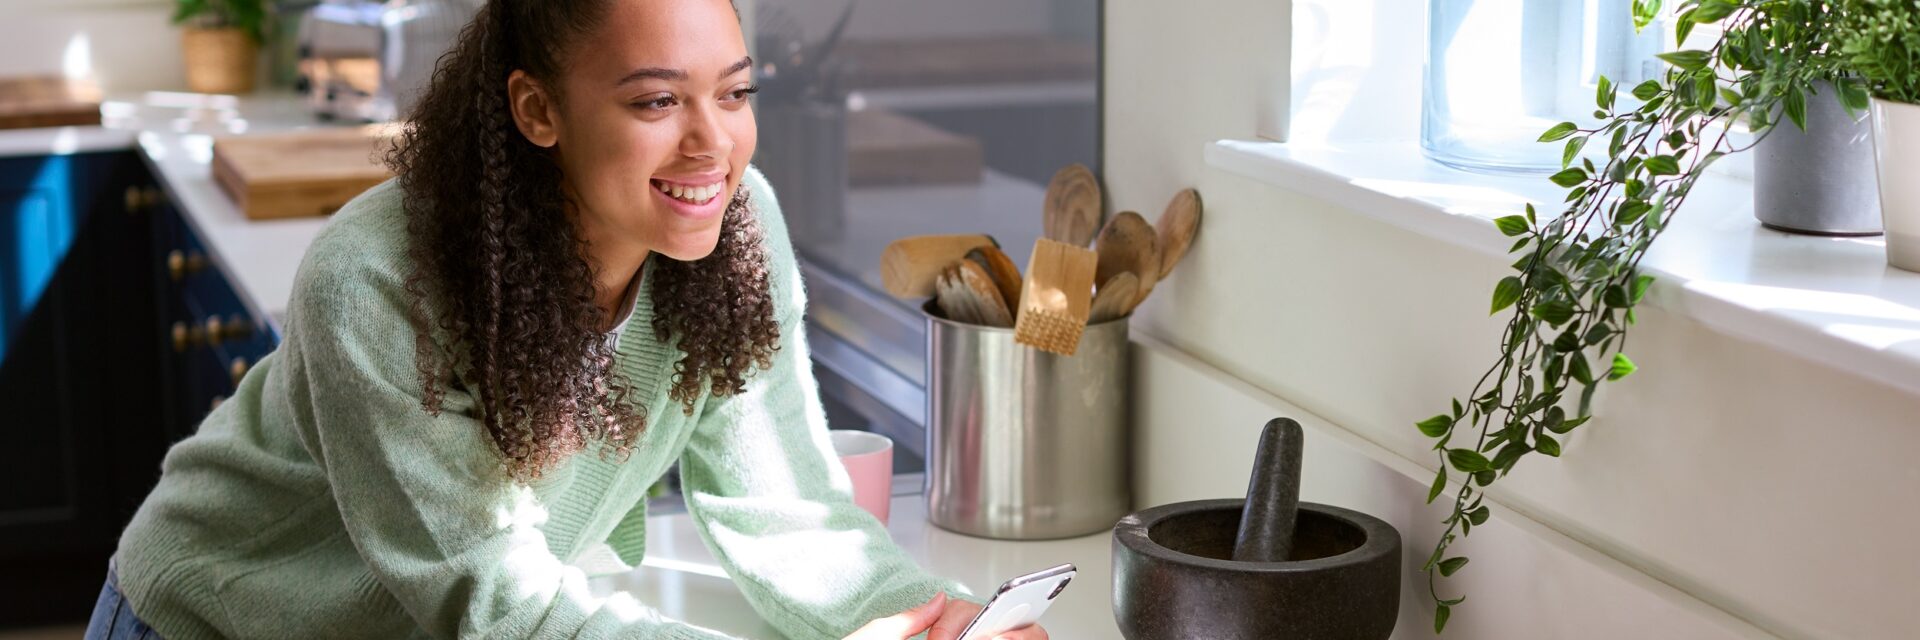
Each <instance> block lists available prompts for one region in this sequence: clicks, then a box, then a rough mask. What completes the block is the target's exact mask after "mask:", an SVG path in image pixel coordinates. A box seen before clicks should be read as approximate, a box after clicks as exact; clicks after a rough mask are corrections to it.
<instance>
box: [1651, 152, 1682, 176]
mask: <svg viewBox="0 0 1920 640" xmlns="http://www.w3.org/2000/svg"><path fill="white" fill-rule="evenodd" d="M1646 167H1647V173H1651V174H1653V175H1656V176H1670V175H1675V174H1678V173H1680V161H1678V160H1675V159H1674V158H1673V156H1654V157H1651V158H1647V162H1646Z"/></svg>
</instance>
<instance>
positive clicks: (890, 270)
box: [880, 234, 1000, 298]
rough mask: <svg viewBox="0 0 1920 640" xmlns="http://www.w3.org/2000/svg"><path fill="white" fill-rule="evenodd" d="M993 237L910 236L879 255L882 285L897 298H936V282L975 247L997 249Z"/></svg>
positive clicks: (974, 235)
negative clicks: (932, 296)
mask: <svg viewBox="0 0 1920 640" xmlns="http://www.w3.org/2000/svg"><path fill="white" fill-rule="evenodd" d="M999 245H1000V243H998V242H995V241H994V240H993V237H992V236H986V235H979V234H968V235H944V236H909V237H905V238H901V239H899V240H895V241H893V243H892V244H889V245H887V248H886V250H885V251H883V252H881V253H880V284H881V286H884V287H885V288H886V289H887V293H890V294H893V296H894V297H896V298H924V297H927V296H930V295H933V292H934V279H935V278H938V277H939V276H940V273H941V272H943V271H946V270H947V268H948V267H951V266H953V263H954V262H955V261H957V260H960V259H962V258H964V257H966V255H967V252H968V251H972V250H973V249H974V248H976V247H983V246H985V247H998V246H999Z"/></svg>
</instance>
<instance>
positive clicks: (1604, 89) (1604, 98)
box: [1593, 76, 1613, 109]
mask: <svg viewBox="0 0 1920 640" xmlns="http://www.w3.org/2000/svg"><path fill="white" fill-rule="evenodd" d="M1593 103H1594V104H1596V105H1599V107H1600V108H1602V109H1612V108H1613V81H1612V80H1608V79H1607V77H1606V76H1600V82H1599V84H1598V85H1597V86H1596V87H1595V88H1594V90H1593Z"/></svg>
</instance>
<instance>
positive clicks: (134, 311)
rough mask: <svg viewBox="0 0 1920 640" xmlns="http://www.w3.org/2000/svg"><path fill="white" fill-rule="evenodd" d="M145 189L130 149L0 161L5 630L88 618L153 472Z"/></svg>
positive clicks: (161, 443) (0, 537)
mask: <svg viewBox="0 0 1920 640" xmlns="http://www.w3.org/2000/svg"><path fill="white" fill-rule="evenodd" d="M147 182H150V180H149V179H148V178H147V177H146V171H145V168H144V167H143V166H142V165H141V163H140V162H139V160H138V158H137V157H135V156H134V155H133V154H131V153H127V152H114V153H88V154H76V155H63V156H47V157H15V158H0V433H4V437H5V438H6V442H7V446H6V447H5V456H6V459H5V460H4V462H0V487H5V489H4V490H0V566H5V567H6V570H5V571H0V624H19V623H33V622H47V621H57V620H67V619H73V615H74V614H75V613H78V614H81V615H84V613H85V608H86V606H87V605H88V604H89V603H90V600H89V598H90V595H89V594H90V593H97V591H98V589H99V578H100V576H101V575H102V573H103V572H104V566H105V565H104V563H105V562H106V558H107V556H108V554H110V553H111V552H112V550H113V545H114V541H115V539H116V538H117V536H118V533H119V528H120V527H121V526H124V523H125V522H126V520H127V518H128V517H130V516H131V515H132V513H133V509H134V508H135V507H137V506H138V504H139V497H140V496H142V495H144V491H145V489H144V488H143V487H146V488H150V487H151V486H152V483H153V480H154V478H156V477H157V476H158V473H159V468H158V461H159V457H158V456H159V455H160V454H161V453H162V452H164V450H165V446H166V443H167V440H166V439H165V438H166V436H165V434H164V433H162V432H160V431H156V430H155V429H153V428H152V427H153V426H154V425H155V420H156V418H158V417H159V415H158V414H159V412H158V411H157V406H158V404H159V401H160V395H159V391H158V389H157V388H156V387H155V386H154V381H155V380H157V379H158V378H159V377H160V370H161V361H160V356H161V352H160V351H159V350H158V348H157V343H156V342H155V340H156V338H157V337H158V331H157V330H156V327H155V321H156V320H157V318H158V307H157V305H156V298H155V296H154V289H153V281H152V271H151V269H152V266H151V265H152V259H151V247H152V235H153V232H152V229H153V227H152V220H151V218H149V217H147V216H145V215H143V214H142V213H141V212H140V211H138V210H137V208H135V207H130V206H129V205H130V204H135V202H134V201H136V200H138V198H129V197H128V195H129V194H138V193H143V191H142V189H143V187H142V184H143V183H147ZM89 583H91V584H89Z"/></svg>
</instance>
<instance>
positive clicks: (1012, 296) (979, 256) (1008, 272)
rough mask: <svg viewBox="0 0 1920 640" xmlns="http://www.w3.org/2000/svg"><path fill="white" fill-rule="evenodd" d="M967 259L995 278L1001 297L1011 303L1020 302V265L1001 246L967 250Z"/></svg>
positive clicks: (995, 286) (994, 284) (1016, 303)
mask: <svg viewBox="0 0 1920 640" xmlns="http://www.w3.org/2000/svg"><path fill="white" fill-rule="evenodd" d="M967 259H968V260H971V261H972V262H973V263H974V264H977V265H980V268H981V269H983V270H985V271H986V272H987V275H988V276H991V277H992V278H993V286H994V288H996V289H999V290H1000V299H1002V300H1005V301H1007V303H1008V304H1009V305H1018V304H1020V267H1017V266H1014V264H1013V258H1009V257H1007V254H1006V252H1004V251H1001V250H1000V248H999V247H992V246H988V247H976V248H974V250H972V251H968V252H967Z"/></svg>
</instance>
